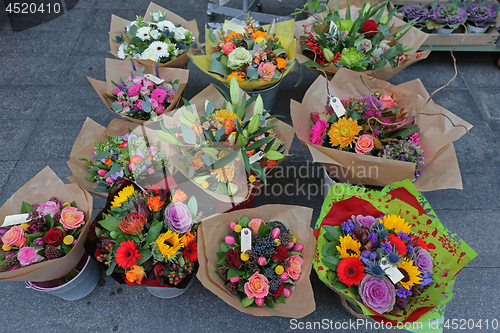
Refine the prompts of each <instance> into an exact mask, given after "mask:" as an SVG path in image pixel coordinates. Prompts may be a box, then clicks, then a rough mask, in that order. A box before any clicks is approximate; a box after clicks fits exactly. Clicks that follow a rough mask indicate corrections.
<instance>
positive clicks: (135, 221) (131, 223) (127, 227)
mask: <svg viewBox="0 0 500 333" xmlns="http://www.w3.org/2000/svg"><path fill="white" fill-rule="evenodd" d="M148 205H149V200H148ZM144 224H146V217H145V216H144V215H142V214H141V213H137V212H132V213H128V214H127V215H125V216H124V217H123V219H122V221H121V222H120V226H119V227H120V230H121V231H123V232H124V233H126V234H128V235H135V234H138V233H140V232H141V231H142V228H144Z"/></svg>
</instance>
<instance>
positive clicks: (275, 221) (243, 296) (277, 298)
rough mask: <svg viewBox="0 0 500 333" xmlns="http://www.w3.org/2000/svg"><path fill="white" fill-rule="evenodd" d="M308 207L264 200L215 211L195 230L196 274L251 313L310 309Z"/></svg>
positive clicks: (295, 314)
mask: <svg viewBox="0 0 500 333" xmlns="http://www.w3.org/2000/svg"><path fill="white" fill-rule="evenodd" d="M311 215H312V210H311V209H310V208H305V207H298V206H286V205H266V206H261V207H258V208H254V209H245V210H240V211H236V212H231V213H224V214H221V215H217V216H216V217H212V218H209V219H206V220H204V221H203V224H202V226H201V227H200V228H199V229H198V236H199V237H198V242H199V244H198V245H199V246H198V251H199V252H198V257H199V262H200V269H199V271H198V275H197V277H198V279H199V280H200V281H201V283H202V284H203V285H204V286H205V287H206V288H207V289H209V290H210V291H212V292H213V293H215V294H216V295H217V296H219V297H220V298H221V299H222V300H223V301H224V302H226V303H227V304H229V305H231V306H233V307H234V308H236V309H238V310H239V311H242V312H246V313H249V314H252V315H255V316H283V317H293V318H301V317H304V316H306V315H308V314H309V313H311V312H313V311H314V310H315V308H316V306H315V303H314V296H313V293H312V288H311V284H310V281H309V274H310V262H311V259H312V255H313V252H314V247H315V241H314V236H313V233H312V229H311V228H310V227H309V222H310V219H311Z"/></svg>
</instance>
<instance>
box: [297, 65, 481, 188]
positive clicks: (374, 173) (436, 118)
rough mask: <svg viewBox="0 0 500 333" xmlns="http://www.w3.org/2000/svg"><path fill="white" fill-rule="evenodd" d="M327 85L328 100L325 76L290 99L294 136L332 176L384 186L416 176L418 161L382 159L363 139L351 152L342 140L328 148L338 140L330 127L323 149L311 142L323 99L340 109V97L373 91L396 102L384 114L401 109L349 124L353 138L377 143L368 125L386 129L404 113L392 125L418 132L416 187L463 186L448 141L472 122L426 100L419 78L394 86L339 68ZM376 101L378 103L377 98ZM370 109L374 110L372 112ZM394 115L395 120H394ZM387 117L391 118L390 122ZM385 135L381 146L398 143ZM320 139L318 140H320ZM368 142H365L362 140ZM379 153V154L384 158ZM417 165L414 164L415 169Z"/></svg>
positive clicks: (353, 97) (453, 151)
mask: <svg viewBox="0 0 500 333" xmlns="http://www.w3.org/2000/svg"><path fill="white" fill-rule="evenodd" d="M328 86H329V92H330V96H331V97H332V98H330V99H329V93H328V92H327V89H326V88H327V87H326V85H325V79H324V78H323V77H318V79H317V80H316V81H315V82H314V83H313V84H312V85H311V87H310V88H309V89H308V91H307V92H306V94H305V96H304V99H303V100H302V103H299V102H296V101H293V100H292V101H291V104H290V110H291V115H292V121H293V126H294V130H295V133H296V134H297V137H298V138H299V140H300V141H301V142H302V143H303V144H304V145H305V146H306V148H307V149H308V150H309V151H310V152H311V155H312V157H313V159H314V161H315V162H319V163H321V164H322V165H323V166H324V167H325V168H326V169H327V170H328V171H329V172H330V174H332V175H333V176H334V177H335V178H337V179H340V180H341V181H346V182H350V183H354V184H366V185H377V186H385V185H387V184H390V183H392V182H395V181H401V180H404V179H414V176H416V175H417V174H416V166H417V165H416V164H415V163H410V162H405V160H406V159H403V158H401V159H399V160H397V159H396V158H394V159H393V158H390V157H386V158H382V157H379V155H375V156H370V155H369V154H367V151H366V150H365V149H366V148H370V147H368V146H367V147H364V146H363V143H361V144H360V145H358V143H356V147H355V149H356V151H354V148H353V149H345V148H346V147H347V148H348V147H349V146H350V145H352V143H350V144H349V145H347V146H346V147H343V143H340V149H336V148H333V147H334V146H338V143H337V142H333V141H332V140H333V139H331V138H332V135H331V133H330V131H329V132H328V136H329V137H330V139H329V142H328V144H329V146H328V147H326V146H323V145H322V144H321V143H318V144H312V143H311V142H312V141H311V138H312V136H311V135H312V131H311V130H312V127H313V121H312V118H311V116H312V115H313V114H314V113H324V112H325V106H326V104H327V103H330V102H332V100H336V101H337V102H338V104H340V107H342V106H343V105H342V104H341V103H340V102H341V101H342V100H343V102H345V101H346V100H348V99H356V100H357V101H359V100H360V99H362V98H365V99H366V98H367V97H366V96H367V95H372V94H373V93H377V94H385V95H386V96H389V97H391V100H393V101H396V104H394V105H395V108H391V109H385V108H382V109H383V110H384V111H383V112H386V111H387V112H388V113H389V114H392V113H394V111H395V110H400V111H398V112H397V113H396V115H394V116H387V117H384V113H381V116H382V118H380V119H383V120H382V121H381V123H382V125H380V123H378V122H376V123H375V122H370V120H371V119H372V118H370V120H369V121H368V123H367V124H365V125H363V126H359V125H357V124H356V126H354V127H353V128H351V129H354V130H355V132H356V133H355V138H356V140H358V141H360V140H361V139H362V137H364V136H365V135H362V136H359V138H358V134H362V132H363V133H366V135H367V136H370V137H371V142H372V143H373V142H374V141H376V140H375V139H373V137H374V136H375V137H376V136H377V135H378V134H377V133H375V130H374V129H373V128H375V127H380V128H385V127H391V126H392V125H394V124H399V123H397V122H396V121H400V117H403V118H404V119H405V120H404V121H402V123H401V125H403V126H400V125H397V126H395V127H397V128H398V129H403V128H405V129H407V133H404V135H403V134H402V133H399V134H401V135H402V136H406V135H407V134H410V133H411V134H413V133H414V132H411V131H414V130H415V128H417V129H418V131H419V132H418V140H419V142H418V146H419V148H418V149H422V150H423V154H424V156H425V160H424V163H423V168H421V167H422V166H421V165H420V166H419V168H421V173H420V172H419V177H418V178H417V179H416V181H415V186H416V187H417V188H418V189H419V190H420V191H433V190H437V189H445V188H458V189H461V188H462V179H461V176H460V169H459V167H458V162H457V157H456V155H455V150H454V148H453V141H455V140H458V139H459V138H460V137H461V136H462V135H464V134H465V132H466V131H468V130H469V129H470V128H472V125H471V124H469V123H467V122H466V121H464V120H462V119H461V118H459V117H457V116H456V115H454V114H453V113H451V112H450V111H448V110H446V109H444V108H443V107H441V106H439V105H437V104H435V103H434V102H433V101H432V100H429V97H430V96H429V94H428V93H427V91H426V89H425V87H424V86H423V84H422V83H421V82H420V80H414V81H410V82H406V83H403V84H400V85H397V86H395V85H392V84H390V83H388V82H386V81H382V80H378V79H374V78H368V77H366V76H364V75H362V74H360V73H357V72H354V71H350V70H347V69H341V70H339V71H338V73H337V75H335V76H334V77H333V79H332V80H331V81H329V82H328ZM376 102H378V103H380V102H379V101H378V100H377V101H376ZM393 103H394V102H393ZM348 112H349V111H348ZM369 112H374V111H373V110H371V111H369ZM335 113H336V112H335ZM335 113H334V114H335ZM377 114H378V112H377ZM403 115H404V116H403ZM365 116H366V113H365V114H363V116H362V117H361V118H360V120H361V121H363V120H364V121H366V118H364V117H365ZM395 118H398V119H397V120H395ZM336 119H339V120H342V121H343V122H345V123H349V124H347V125H350V123H354V122H356V123H357V120H355V119H352V118H349V119H347V117H345V116H341V117H337V118H336ZM389 119H393V120H392V121H394V123H392V121H391V120H389ZM330 120H331V118H330V119H328V122H327V121H323V120H322V122H324V123H325V124H326V126H330V125H329V121H330ZM334 122H336V121H334ZM386 122H387V123H386ZM318 123H319V122H318ZM391 123H392V125H391ZM464 129H465V130H464ZM325 130H326V129H325ZM349 131H350V129H349ZM339 133H340V132H339ZM316 134H317V133H316ZM341 134H342V133H340V135H341ZM387 137H388V138H387V139H384V140H382V141H385V142H383V143H384V144H385V143H387V142H389V141H398V140H397V139H395V138H394V139H393V138H391V135H390V134H389V135H387ZM325 138H326V136H325ZM367 138H368V137H367ZM368 139H370V138H368ZM412 139H414V138H412ZM325 140H326V139H325ZM325 140H322V141H323V142H325ZM386 140H387V141H386ZM313 141H315V140H313ZM368 141H370V140H367V141H366V142H368ZM379 143H380V142H375V147H371V148H375V149H378V150H379V151H380V150H381V149H382V148H381V147H377V145H378V144H379ZM372 146H373V145H372ZM331 147H332V148H331ZM342 149H343V150H342ZM346 150H353V151H346ZM382 151H383V153H384V154H385V153H386V152H385V150H382ZM384 154H383V156H384V157H385V155H384ZM419 168H417V171H418V169H419Z"/></svg>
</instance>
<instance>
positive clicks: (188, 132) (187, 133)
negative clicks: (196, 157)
mask: <svg viewBox="0 0 500 333" xmlns="http://www.w3.org/2000/svg"><path fill="white" fill-rule="evenodd" d="M181 130H182V137H183V138H184V141H186V143H188V144H190V145H194V144H196V134H195V133H194V131H193V130H192V129H191V128H190V127H189V126H188V125H186V124H181Z"/></svg>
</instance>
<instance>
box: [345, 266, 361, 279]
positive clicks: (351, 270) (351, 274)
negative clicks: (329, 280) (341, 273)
mask: <svg viewBox="0 0 500 333" xmlns="http://www.w3.org/2000/svg"><path fill="white" fill-rule="evenodd" d="M357 273H358V270H357V269H356V267H354V266H349V267H347V270H346V275H347V276H348V277H355V276H356V275H357Z"/></svg>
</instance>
